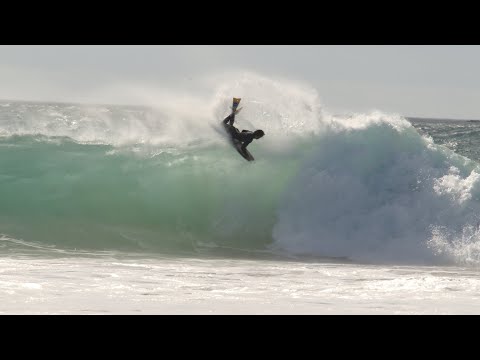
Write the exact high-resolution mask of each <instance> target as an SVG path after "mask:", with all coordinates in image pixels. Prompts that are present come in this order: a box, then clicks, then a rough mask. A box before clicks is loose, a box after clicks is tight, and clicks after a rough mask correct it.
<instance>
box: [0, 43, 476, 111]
mask: <svg viewBox="0 0 480 360" xmlns="http://www.w3.org/2000/svg"><path fill="white" fill-rule="evenodd" d="M479 64H480V46H477V45H444V46H438V45H435V46H433V45H411V46H410V45H374V46H373V45H372V46H370V45H352V46H347V45H336V46H335V45H311V46H307V45H193V46H189V45H151V46H147V45H17V46H15V45H1V46H0V99H6V100H31V101H61V102H87V103H88V102H90V103H105V102H107V103H118V104H125V103H129V99H128V96H126V95H125V94H123V95H122V93H121V91H117V90H119V89H121V88H125V87H128V86H132V87H142V86H144V87H148V88H158V89H164V90H165V89H178V90H181V91H186V92H188V91H200V89H201V88H202V86H205V83H204V82H202V81H200V80H201V79H203V78H205V77H206V76H210V75H212V76H214V75H218V74H221V73H224V72H226V71H250V72H254V73H258V74H260V75H262V76H265V77H268V78H272V79H276V78H279V79H289V80H293V81H299V82H302V83H305V84H308V85H309V86H311V87H313V88H314V89H316V91H317V92H318V94H319V95H320V98H321V100H322V104H323V105H324V106H325V108H326V109H328V110H329V111H331V112H333V113H338V114H341V113H350V112H361V113H363V112H369V111H372V110H381V111H385V112H391V113H397V114H400V115H403V116H408V117H429V118H448V119H480V101H479V100H480V67H479ZM130 104H132V105H135V102H134V101H132V102H130ZM139 105H140V104H139Z"/></svg>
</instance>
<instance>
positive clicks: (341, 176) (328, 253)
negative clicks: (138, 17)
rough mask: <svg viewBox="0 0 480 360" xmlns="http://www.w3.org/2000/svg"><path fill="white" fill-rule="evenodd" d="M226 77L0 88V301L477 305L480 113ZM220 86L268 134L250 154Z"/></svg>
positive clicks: (231, 307)
mask: <svg viewBox="0 0 480 360" xmlns="http://www.w3.org/2000/svg"><path fill="white" fill-rule="evenodd" d="M236 79H237V80H236V81H235V82H222V81H218V83H217V84H216V85H215V86H214V87H213V90H212V92H211V93H208V94H202V95H201V96H200V95H193V94H190V95H187V94H177V95H176V94H175V93H174V92H173V91H172V93H168V92H164V93H162V95H159V96H158V97H156V98H155V102H154V103H153V104H151V105H150V106H119V105H98V104H97V105H95V104H66V103H45V102H20V101H7V100H4V101H1V102H0V273H1V275H2V276H1V280H0V303H1V304H2V305H0V313H7V314H10V313H34V314H49V313H50V314H64V313H67V314H69V313H82V314H83V313H87V314H88V313H101V314H105V313H106V314H108V313H147V314H149V313H202V314H203V313H205V314H210V313H213V314H216V313H238V314H241V313H258V314H264V313H305V314H308V313H318V314H323V313H359V314H362V313H390V314H391V313H395V314H396V313H398V314H402V313H476V312H478V306H477V305H476V304H477V303H478V301H477V300H478V299H477V295H476V294H477V293H478V288H479V285H480V278H479V277H478V275H479V273H478V266H479V264H480V245H479V243H480V242H479V234H480V207H479V205H480V202H479V195H480V194H479V180H480V179H479V174H480V168H479V164H478V161H479V159H480V151H478V147H477V146H476V144H478V143H479V139H480V138H479V137H478V134H479V133H480V132H479V130H480V124H479V123H477V122H473V121H471V122H467V121H447V120H445V121H438V120H432V119H407V118H404V117H402V116H400V115H398V114H389V113H385V112H382V111H372V112H369V113H365V114H344V115H338V114H336V115H335V114H331V113H329V112H328V110H327V108H326V107H325V106H324V104H322V102H321V98H320V95H319V94H318V93H317V92H316V90H315V89H313V88H311V87H310V86H309V85H306V84H301V83H296V82H292V81H289V80H283V79H282V80H278V79H271V78H267V77H264V76H260V75H257V74H243V75H242V76H237V77H236ZM233 97H242V106H243V110H242V112H241V113H240V114H239V115H238V116H237V119H236V125H237V126H238V127H239V128H240V129H250V130H254V129H262V130H264V131H265V134H266V136H265V137H264V138H262V139H260V140H256V141H254V142H253V143H252V144H250V146H249V150H250V151H251V152H252V154H253V155H254V157H255V158H256V161H254V162H252V163H249V162H246V161H245V160H244V159H242V158H241V157H240V156H239V155H238V153H236V151H234V149H233V148H232V147H231V146H230V144H229V142H228V139H227V138H226V137H225V134H224V133H223V131H222V128H221V126H220V121H221V120H222V119H223V118H224V117H225V116H227V115H228V110H229V106H230V105H231V100H232V98H233ZM327 105H328V104H327ZM419 299H423V300H424V301H422V302H419V301H418V300H419Z"/></svg>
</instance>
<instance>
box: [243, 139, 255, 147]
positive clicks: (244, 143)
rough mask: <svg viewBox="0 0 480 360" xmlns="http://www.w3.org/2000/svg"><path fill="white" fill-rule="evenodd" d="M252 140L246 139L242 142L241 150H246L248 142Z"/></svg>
mask: <svg viewBox="0 0 480 360" xmlns="http://www.w3.org/2000/svg"><path fill="white" fill-rule="evenodd" d="M252 141H253V139H250V140H246V141H245V142H243V143H242V150H247V146H248V144H250V143H251V142H252Z"/></svg>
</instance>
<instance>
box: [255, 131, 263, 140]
mask: <svg viewBox="0 0 480 360" xmlns="http://www.w3.org/2000/svg"><path fill="white" fill-rule="evenodd" d="M263 135H265V133H264V132H263V130H255V131H254V132H253V136H254V137H255V139H260V138H261V137H263Z"/></svg>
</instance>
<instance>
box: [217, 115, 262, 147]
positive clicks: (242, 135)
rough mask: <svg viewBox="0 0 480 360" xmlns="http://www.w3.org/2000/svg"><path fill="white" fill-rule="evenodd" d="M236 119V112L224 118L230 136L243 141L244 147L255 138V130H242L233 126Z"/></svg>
mask: <svg viewBox="0 0 480 360" xmlns="http://www.w3.org/2000/svg"><path fill="white" fill-rule="evenodd" d="M234 121H235V114H233V113H232V114H230V115H228V116H227V117H226V118H225V119H224V120H223V124H224V125H225V129H226V130H227V131H228V133H229V134H230V136H231V137H232V138H234V139H237V140H239V141H241V142H242V148H244V149H245V148H246V147H247V145H248V144H250V143H251V142H252V141H253V139H255V138H254V135H253V132H251V131H248V130H242V132H240V131H239V130H238V129H237V128H236V127H235V126H233V122H234Z"/></svg>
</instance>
